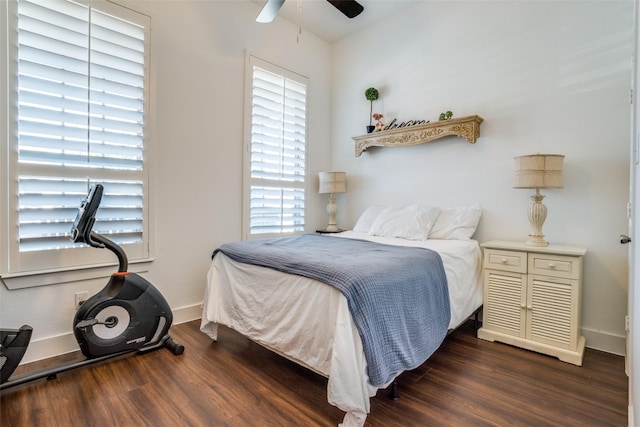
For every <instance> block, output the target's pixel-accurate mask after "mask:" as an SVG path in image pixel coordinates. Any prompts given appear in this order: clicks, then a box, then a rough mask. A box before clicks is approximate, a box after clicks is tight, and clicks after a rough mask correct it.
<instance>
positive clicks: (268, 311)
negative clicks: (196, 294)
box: [201, 231, 482, 427]
mask: <svg viewBox="0 0 640 427" xmlns="http://www.w3.org/2000/svg"><path fill="white" fill-rule="evenodd" d="M334 237H339V238H359V239H367V240H371V241H374V242H380V243H386V244H393V245H404V246H419V247H425V248H428V249H432V250H435V251H437V252H438V253H439V254H440V257H441V258H442V262H443V264H444V268H445V274H446V276H447V281H448V285H449V298H450V305H451V322H450V324H449V328H450V329H454V328H455V327H457V326H458V325H459V324H460V323H462V322H463V321H464V320H466V319H467V318H468V317H469V316H470V315H471V314H472V313H473V312H474V311H475V310H476V309H477V308H478V307H480V306H481V305H482V280H481V279H482V277H481V266H482V252H481V250H480V247H479V245H478V243H477V242H476V241H475V240H424V241H411V240H405V239H398V238H391V237H374V236H369V235H368V234H367V233H356V232H352V231H347V232H343V233H340V234H335V235H332V236H327V238H334ZM207 282H208V284H207V288H206V291H205V296H204V302H203V313H202V323H201V330H202V331H203V332H205V333H207V334H208V335H209V336H210V337H211V338H212V339H214V340H216V339H217V329H218V324H223V325H226V326H229V327H230V328H232V329H234V330H236V331H238V332H240V333H241V334H243V335H244V336H246V337H248V338H250V339H251V340H253V341H255V342H257V343H259V344H261V345H263V346H265V347H267V348H269V349H271V350H273V351H275V352H277V353H279V354H281V355H283V356H285V357H288V358H289V359H292V360H294V361H295V362H297V363H299V364H301V365H303V366H306V367H307V368H309V369H312V370H313V371H315V372H317V373H320V374H322V375H324V376H326V377H328V379H329V381H328V385H327V399H328V401H329V403H330V404H332V405H334V406H337V407H338V408H340V409H341V410H343V411H345V412H346V414H345V417H344V420H343V423H342V424H341V425H343V426H349V427H351V426H362V425H364V421H365V419H366V416H367V413H368V412H369V398H370V396H373V395H375V393H376V391H377V388H375V387H373V386H371V385H370V384H369V381H368V377H367V366H366V360H365V358H364V352H363V350H362V342H361V340H360V336H359V334H358V331H357V330H356V328H355V325H354V323H353V321H352V320H351V316H350V314H349V309H348V307H347V300H346V298H345V297H344V296H343V295H342V294H341V293H340V292H339V291H338V290H337V289H335V288H334V287H332V286H328V285H326V284H324V283H322V282H319V281H317V280H313V279H309V278H306V277H302V276H297V275H291V274H286V273H282V272H279V271H276V270H272V269H269V268H265V267H259V266H254V265H248V264H242V263H239V262H236V261H233V260H232V259H230V258H228V257H226V256H225V255H224V254H222V253H219V254H217V255H216V257H215V258H214V259H213V261H212V263H211V267H210V269H209V273H208V275H207ZM256 283H259V284H260V285H259V286H255V284H256Z"/></svg>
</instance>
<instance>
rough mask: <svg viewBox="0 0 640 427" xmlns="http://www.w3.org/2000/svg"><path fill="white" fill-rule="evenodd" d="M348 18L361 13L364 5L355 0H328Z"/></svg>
mask: <svg viewBox="0 0 640 427" xmlns="http://www.w3.org/2000/svg"><path fill="white" fill-rule="evenodd" d="M327 1H328V2H329V3H331V4H332V5H333V6H334V7H335V8H336V9H338V10H339V11H340V12H342V13H343V14H344V15H345V16H346V17H347V18H355V17H356V16H358V15H360V14H361V13H362V11H363V10H364V7H363V6H362V5H361V4H360V3H358V2H357V1H355V0H327Z"/></svg>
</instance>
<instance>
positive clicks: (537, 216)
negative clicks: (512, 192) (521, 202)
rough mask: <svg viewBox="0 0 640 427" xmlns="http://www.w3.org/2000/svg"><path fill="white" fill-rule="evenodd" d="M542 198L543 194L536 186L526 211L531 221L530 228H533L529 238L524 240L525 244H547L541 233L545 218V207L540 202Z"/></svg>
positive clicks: (540, 245)
mask: <svg viewBox="0 0 640 427" xmlns="http://www.w3.org/2000/svg"><path fill="white" fill-rule="evenodd" d="M542 199H544V196H543V195H542V194H540V190H539V189H537V188H536V193H535V194H534V195H533V196H531V200H533V204H532V205H531V206H530V207H529V211H528V212H527V214H528V217H529V223H531V228H532V229H533V233H531V234H529V240H527V241H526V242H524V244H525V245H527V246H538V247H542V246H549V242H547V241H545V240H544V234H542V225H543V224H544V221H545V219H547V207H546V206H545V205H544V203H542Z"/></svg>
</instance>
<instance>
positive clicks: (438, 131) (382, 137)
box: [353, 116, 484, 157]
mask: <svg viewBox="0 0 640 427" xmlns="http://www.w3.org/2000/svg"><path fill="white" fill-rule="evenodd" d="M483 121H484V119H483V118H482V117H480V116H468V117H460V118H457V119H449V120H442V121H437V122H433V123H427V124H424V125H417V126H407V127H402V128H397V129H391V130H384V131H380V132H372V133H368V134H366V135H362V136H354V137H353V140H354V141H355V143H356V157H358V156H360V155H361V154H362V152H363V151H366V150H367V148H369V147H406V146H409V145H417V144H424V143H425V142H430V141H434V140H436V139H439V138H444V137H445V136H451V135H453V136H459V137H460V138H464V139H466V140H467V141H469V143H470V144H475V142H476V141H477V139H478V137H479V136H480V123H482V122H483Z"/></svg>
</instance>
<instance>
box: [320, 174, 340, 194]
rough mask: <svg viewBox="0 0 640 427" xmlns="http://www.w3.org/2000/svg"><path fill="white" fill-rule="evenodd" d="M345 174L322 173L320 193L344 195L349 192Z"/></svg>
mask: <svg viewBox="0 0 640 427" xmlns="http://www.w3.org/2000/svg"><path fill="white" fill-rule="evenodd" d="M346 175H347V174H346V173H344V172H320V173H319V177H320V191H319V193H321V194H324V193H344V192H346V191H347V177H346Z"/></svg>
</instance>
